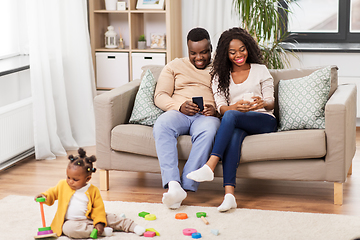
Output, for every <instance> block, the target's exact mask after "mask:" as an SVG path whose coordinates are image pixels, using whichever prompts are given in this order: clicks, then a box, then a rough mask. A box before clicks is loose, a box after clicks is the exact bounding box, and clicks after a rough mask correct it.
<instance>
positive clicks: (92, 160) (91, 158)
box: [85, 155, 96, 163]
mask: <svg viewBox="0 0 360 240" xmlns="http://www.w3.org/2000/svg"><path fill="white" fill-rule="evenodd" d="M85 161H86V162H88V163H93V162H96V157H95V156H94V155H92V156H90V157H87V158H85Z"/></svg>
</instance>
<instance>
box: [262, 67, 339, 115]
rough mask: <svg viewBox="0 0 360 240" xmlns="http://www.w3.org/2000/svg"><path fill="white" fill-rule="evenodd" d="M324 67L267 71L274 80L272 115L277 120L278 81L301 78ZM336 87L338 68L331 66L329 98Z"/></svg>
mask: <svg viewBox="0 0 360 240" xmlns="http://www.w3.org/2000/svg"><path fill="white" fill-rule="evenodd" d="M321 68H324V67H309V68H293V69H269V72H270V74H271V75H272V77H273V78H274V95H275V108H274V115H275V116H276V118H277V119H278V118H279V105H278V98H279V97H278V96H279V95H278V86H279V81H280V80H288V79H294V78H302V77H305V76H308V75H310V74H311V73H313V72H315V71H316V70H319V69H321ZM337 86H338V68H337V66H335V65H331V87H330V92H329V98H330V97H331V95H332V94H333V93H334V91H335V90H336V89H337Z"/></svg>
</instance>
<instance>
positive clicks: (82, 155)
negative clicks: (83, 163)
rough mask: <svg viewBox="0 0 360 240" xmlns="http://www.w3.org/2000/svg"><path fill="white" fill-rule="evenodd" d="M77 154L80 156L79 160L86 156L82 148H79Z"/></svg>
mask: <svg viewBox="0 0 360 240" xmlns="http://www.w3.org/2000/svg"><path fill="white" fill-rule="evenodd" d="M78 153H79V155H80V158H84V157H85V156H86V152H85V150H84V149H82V148H79V150H78Z"/></svg>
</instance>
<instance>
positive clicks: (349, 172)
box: [347, 163, 352, 176]
mask: <svg viewBox="0 0 360 240" xmlns="http://www.w3.org/2000/svg"><path fill="white" fill-rule="evenodd" d="M347 175H348V176H349V175H352V163H351V165H350V168H349V171H348V174H347Z"/></svg>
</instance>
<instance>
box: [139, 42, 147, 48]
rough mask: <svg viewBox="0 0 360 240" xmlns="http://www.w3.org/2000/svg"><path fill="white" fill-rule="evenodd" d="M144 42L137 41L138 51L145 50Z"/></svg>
mask: <svg viewBox="0 0 360 240" xmlns="http://www.w3.org/2000/svg"><path fill="white" fill-rule="evenodd" d="M145 48H146V41H138V49H145Z"/></svg>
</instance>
